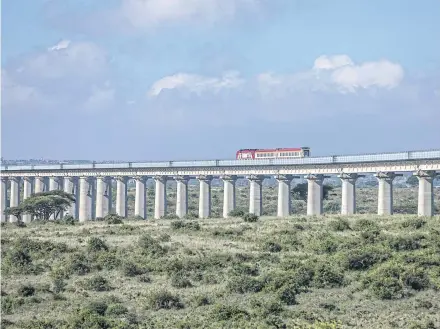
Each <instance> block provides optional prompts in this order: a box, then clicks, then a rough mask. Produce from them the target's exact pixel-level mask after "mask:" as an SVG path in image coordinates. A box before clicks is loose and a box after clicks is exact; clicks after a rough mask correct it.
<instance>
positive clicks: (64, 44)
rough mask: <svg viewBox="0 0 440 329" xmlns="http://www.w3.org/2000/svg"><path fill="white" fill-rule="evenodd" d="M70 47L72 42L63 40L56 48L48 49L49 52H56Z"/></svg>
mask: <svg viewBox="0 0 440 329" xmlns="http://www.w3.org/2000/svg"><path fill="white" fill-rule="evenodd" d="M69 45H70V40H61V41H60V42H58V43H57V44H56V45H55V46H52V47H49V48H47V50H49V51H54V50H60V49H66V48H67V47H69Z"/></svg>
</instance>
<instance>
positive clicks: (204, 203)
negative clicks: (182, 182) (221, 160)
mask: <svg viewBox="0 0 440 329" xmlns="http://www.w3.org/2000/svg"><path fill="white" fill-rule="evenodd" d="M197 179H198V181H199V183H200V185H199V218H208V217H209V216H211V181H212V176H198V177H197Z"/></svg>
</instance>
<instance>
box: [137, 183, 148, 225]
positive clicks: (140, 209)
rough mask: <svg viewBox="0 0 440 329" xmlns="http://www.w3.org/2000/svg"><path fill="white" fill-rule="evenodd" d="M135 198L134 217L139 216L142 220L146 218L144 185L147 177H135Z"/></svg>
mask: <svg viewBox="0 0 440 329" xmlns="http://www.w3.org/2000/svg"><path fill="white" fill-rule="evenodd" d="M134 179H135V180H136V196H135V202H134V215H135V216H140V217H142V218H143V219H146V218H147V193H145V192H146V189H147V186H146V183H147V179H148V177H146V176H136V177H134Z"/></svg>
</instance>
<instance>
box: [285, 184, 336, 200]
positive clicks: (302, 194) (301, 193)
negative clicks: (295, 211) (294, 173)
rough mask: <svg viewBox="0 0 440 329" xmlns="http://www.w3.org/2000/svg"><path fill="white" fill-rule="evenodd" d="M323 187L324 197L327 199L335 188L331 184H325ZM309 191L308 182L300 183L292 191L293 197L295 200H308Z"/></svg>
mask: <svg viewBox="0 0 440 329" xmlns="http://www.w3.org/2000/svg"><path fill="white" fill-rule="evenodd" d="M322 189H323V199H324V200H327V199H328V197H329V193H330V191H332V190H333V186H331V185H324V186H323V187H322ZM307 192H308V186H307V183H299V184H297V185H296V186H295V187H294V188H293V189H292V191H291V193H292V198H293V199H295V200H304V201H307Z"/></svg>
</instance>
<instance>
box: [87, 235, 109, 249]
mask: <svg viewBox="0 0 440 329" xmlns="http://www.w3.org/2000/svg"><path fill="white" fill-rule="evenodd" d="M87 250H88V251H89V252H99V251H107V250H108V246H107V244H106V243H105V241H104V240H102V239H100V238H95V237H92V238H90V240H89V241H88V242H87Z"/></svg>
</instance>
